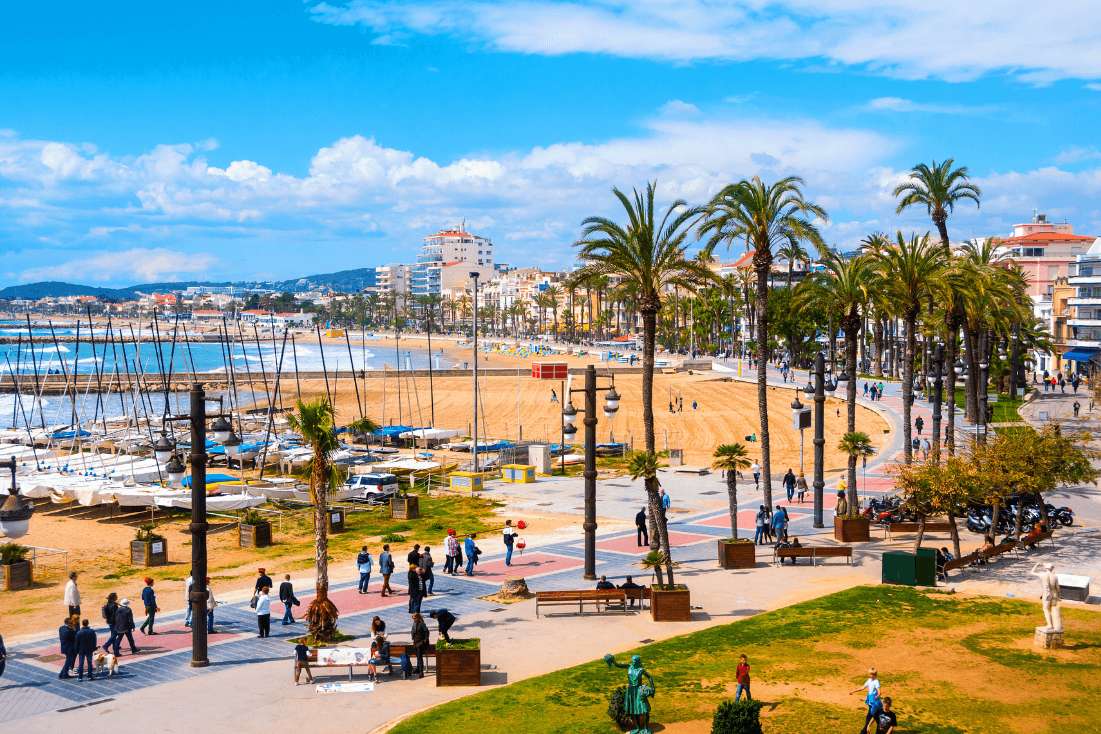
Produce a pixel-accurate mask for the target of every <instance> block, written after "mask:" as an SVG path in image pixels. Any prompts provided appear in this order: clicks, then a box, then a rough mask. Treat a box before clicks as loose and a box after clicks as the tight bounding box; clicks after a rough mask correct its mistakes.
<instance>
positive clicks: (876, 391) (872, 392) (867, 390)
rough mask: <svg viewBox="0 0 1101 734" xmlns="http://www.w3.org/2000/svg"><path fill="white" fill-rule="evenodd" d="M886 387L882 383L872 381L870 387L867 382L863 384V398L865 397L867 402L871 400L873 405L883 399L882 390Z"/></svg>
mask: <svg viewBox="0 0 1101 734" xmlns="http://www.w3.org/2000/svg"><path fill="white" fill-rule="evenodd" d="M886 387H887V386H886V385H885V384H884V383H883V382H882V381H880V382H874V381H873V382H872V383H871V384H870V385H869V384H868V383H867V382H865V383H864V397H866V398H867V399H868V400H871V401H872V402H873V403H874V402H875V401H877V400H882V399H883V390H884V389H885V388H886Z"/></svg>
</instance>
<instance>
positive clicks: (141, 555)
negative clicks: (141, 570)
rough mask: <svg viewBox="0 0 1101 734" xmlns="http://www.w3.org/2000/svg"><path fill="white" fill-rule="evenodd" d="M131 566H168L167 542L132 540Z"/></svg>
mask: <svg viewBox="0 0 1101 734" xmlns="http://www.w3.org/2000/svg"><path fill="white" fill-rule="evenodd" d="M130 565H132V566H166V565H168V541H167V540H131V541H130Z"/></svg>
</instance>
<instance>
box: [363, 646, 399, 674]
mask: <svg viewBox="0 0 1101 734" xmlns="http://www.w3.org/2000/svg"><path fill="white" fill-rule="evenodd" d="M379 665H385V666H386V672H387V673H388V674H389V673H393V672H394V666H393V664H392V663H391V662H390V643H389V642H387V641H386V638H385V637H383V636H382V635H379V636H378V637H376V638H375V639H374V640H372V641H371V658H370V659H369V660H368V661H367V680H371V681H377V680H378V667H377V666H379Z"/></svg>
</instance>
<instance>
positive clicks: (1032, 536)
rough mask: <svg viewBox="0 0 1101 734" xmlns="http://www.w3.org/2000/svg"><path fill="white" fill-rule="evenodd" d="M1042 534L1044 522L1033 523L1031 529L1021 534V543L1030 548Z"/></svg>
mask: <svg viewBox="0 0 1101 734" xmlns="http://www.w3.org/2000/svg"><path fill="white" fill-rule="evenodd" d="M1043 534H1044V524H1043V523H1042V522H1038V523H1035V524H1033V526H1032V529H1031V530H1029V531H1028V532H1027V533H1025V534H1024V535H1023V536H1021V545H1023V546H1024V547H1025V548H1032V546H1034V545H1036V543H1038V542H1039V541H1040V536H1041V535H1043Z"/></svg>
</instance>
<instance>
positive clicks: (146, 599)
mask: <svg viewBox="0 0 1101 734" xmlns="http://www.w3.org/2000/svg"><path fill="white" fill-rule="evenodd" d="M141 603H142V605H143V606H144V607H145V621H144V622H142V623H141V627H140V628H139V629H141V631H142V632H144V633H145V634H147V635H155V634H157V633H156V632H154V631H153V621H154V620H155V619H156V618H157V612H159V611H160V607H158V606H157V594H156V593H155V592H154V591H153V579H151V578H149V577H148V576H146V577H145V588H144V589H142V590H141Z"/></svg>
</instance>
